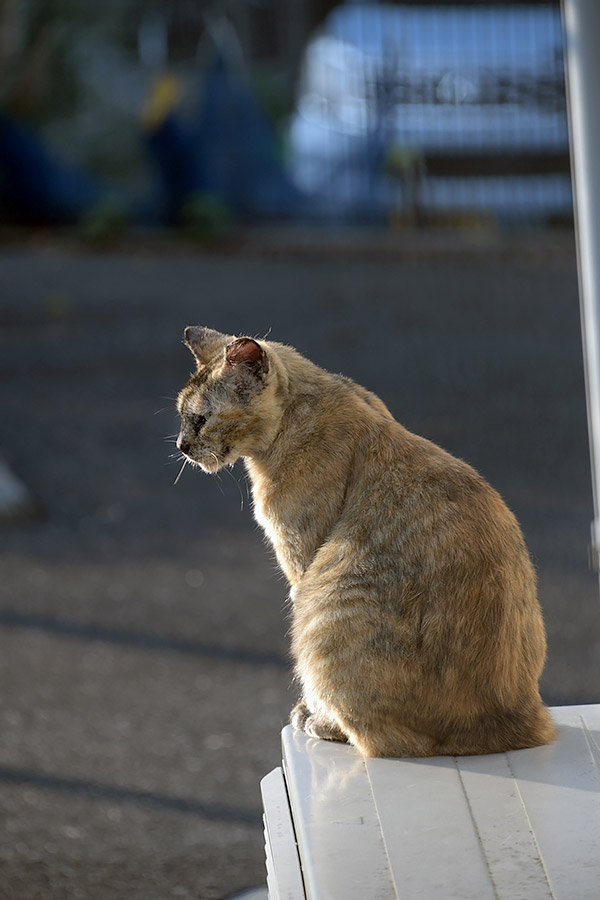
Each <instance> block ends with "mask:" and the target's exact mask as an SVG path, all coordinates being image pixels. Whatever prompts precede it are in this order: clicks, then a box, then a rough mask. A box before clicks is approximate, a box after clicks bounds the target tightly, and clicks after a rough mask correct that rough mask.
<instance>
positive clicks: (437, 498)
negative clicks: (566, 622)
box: [177, 326, 555, 757]
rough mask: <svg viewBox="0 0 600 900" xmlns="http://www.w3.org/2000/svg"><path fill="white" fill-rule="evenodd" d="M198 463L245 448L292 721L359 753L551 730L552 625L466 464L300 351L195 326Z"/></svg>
mask: <svg viewBox="0 0 600 900" xmlns="http://www.w3.org/2000/svg"><path fill="white" fill-rule="evenodd" d="M184 342H185V343H186V344H187V346H188V347H189V349H190V350H191V351H192V353H193V354H194V357H195V360H196V365H197V369H196V372H195V374H194V375H192V376H191V378H190V380H189V382H188V383H187V385H186V386H185V387H184V388H183V390H182V391H181V393H180V394H179V397H178V401H177V406H178V411H179V414H180V416H181V431H180V434H179V438H178V441H177V446H178V448H179V450H180V451H181V452H182V453H183V454H184V456H185V459H186V460H189V461H191V462H192V463H194V464H196V465H198V466H200V467H201V468H202V469H203V470H204V471H205V472H210V473H212V472H217V471H218V470H219V469H220V468H221V467H223V466H227V465H230V464H232V463H234V462H235V461H236V460H237V459H238V458H240V457H243V458H244V460H245V464H246V467H247V470H248V473H249V477H250V481H251V485H252V495H253V504H254V513H255V517H256V519H257V520H258V522H259V523H260V525H261V526H262V527H263V529H264V531H265V532H266V534H267V536H268V538H269V539H270V541H271V542H272V544H273V547H274V549H275V552H276V555H277V560H278V562H279V564H280V566H281V568H282V570H283V572H284V573H285V575H286V577H287V579H288V581H289V583H290V587H291V591H290V597H291V603H292V626H291V634H292V654H293V657H294V661H295V670H296V676H297V678H298V680H299V683H300V685H301V688H302V695H301V700H300V701H299V703H298V704H297V705H296V706H295V707H294V709H293V710H292V713H291V723H292V725H293V726H294V727H295V728H296V729H301V730H302V729H303V730H304V731H305V732H306V733H307V734H309V735H311V736H312V737H317V738H325V739H328V740H336V741H345V742H348V743H350V744H351V745H353V746H354V747H355V748H356V749H357V750H358V751H359V753H361V754H362V755H364V756H392V757H406V756H413V757H414V756H419V757H421V756H437V755H444V754H447V755H465V754H480V753H495V752H500V751H505V750H514V749H518V748H522V747H531V746H535V745H539V744H544V743H547V742H549V741H551V740H552V739H553V738H554V736H555V728H554V724H553V722H552V719H551V716H550V714H549V712H548V710H547V709H546V707H545V706H544V705H543V703H542V700H541V698H540V694H539V691H538V680H539V677H540V675H541V672H542V668H543V665H544V659H545V653H546V638H545V630H544V624H543V620H542V615H541V611H540V606H539V603H538V599H537V591H536V576H535V572H534V569H533V566H532V563H531V561H530V557H529V554H528V551H527V549H526V546H525V543H524V539H523V536H522V533H521V530H520V528H519V525H518V524H517V521H516V519H515V517H514V516H513V514H512V513H511V512H510V511H509V510H508V509H507V507H506V506H505V504H504V502H503V501H502V499H501V498H500V496H499V495H498V494H497V493H496V491H495V490H494V489H493V488H492V487H490V485H489V484H488V483H487V482H486V481H485V480H484V479H483V478H482V477H481V476H480V475H479V474H478V473H477V472H476V471H475V470H474V469H472V468H471V467H470V466H469V465H467V464H466V463H465V462H462V461H461V460H458V459H456V458H454V457H453V456H451V455H450V454H449V453H447V452H445V451H444V450H442V449H441V448H440V447H438V446H436V445H435V444H433V443H431V442H430V441H428V440H426V439H424V438H422V437H418V436H417V435H414V434H412V433H411V432H409V431H408V430H407V429H405V428H404V427H403V426H402V425H401V424H399V423H398V422H397V421H396V420H395V419H394V417H393V416H392V414H391V413H390V411H389V410H388V408H387V407H386V405H385V404H384V403H383V402H382V401H381V400H380V399H379V398H378V397H377V396H375V395H374V394H372V393H370V392H369V391H368V390H366V389H365V388H363V387H360V386H359V385H357V384H355V383H354V382H352V381H351V380H350V379H349V378H346V377H344V376H341V375H333V374H330V373H329V372H326V371H325V370H324V369H322V368H320V367H318V366H317V365H315V364H313V363H312V362H310V361H309V360H307V359H305V358H304V357H303V356H301V355H300V354H299V353H298V352H297V351H295V350H294V349H293V348H292V347H289V346H285V345H283V344H280V343H275V342H273V341H267V340H255V339H253V338H250V337H237V338H236V337H235V336H232V335H224V334H220V333H219V332H217V331H213V330H211V329H209V328H203V327H200V326H189V327H188V328H186V330H185V336H184Z"/></svg>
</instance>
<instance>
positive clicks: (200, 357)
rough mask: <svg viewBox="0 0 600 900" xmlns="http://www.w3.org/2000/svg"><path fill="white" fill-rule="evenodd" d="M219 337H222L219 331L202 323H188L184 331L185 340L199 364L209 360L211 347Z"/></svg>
mask: <svg viewBox="0 0 600 900" xmlns="http://www.w3.org/2000/svg"><path fill="white" fill-rule="evenodd" d="M217 337H221V335H219V333H218V332H217V331H213V330H212V329H211V328H204V327H203V326H202V325H188V326H187V328H186V329H185V331H184V332H183V342H184V344H185V345H186V346H187V347H189V349H190V350H191V351H192V353H193V354H194V356H195V357H196V362H197V363H198V364H199V365H205V364H206V363H207V362H208V355H209V348H210V346H211V344H213V343H214V342H215V338H217Z"/></svg>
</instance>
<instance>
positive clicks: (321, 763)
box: [282, 725, 398, 900]
mask: <svg viewBox="0 0 600 900" xmlns="http://www.w3.org/2000/svg"><path fill="white" fill-rule="evenodd" d="M282 743H283V761H284V772H285V777H286V782H287V787H288V794H289V798H290V804H291V808H292V815H293V818H294V825H295V829H296V838H297V841H298V849H299V852H300V862H301V865H302V874H303V877H304V888H305V891H306V897H307V900H352V898H356V900H358V898H360V900H398V895H397V893H396V890H395V887H394V883H393V879H392V874H391V871H390V866H389V861H388V857H387V853H386V850H385V846H384V842H383V836H382V834H381V827H380V823H379V817H378V815H377V811H376V809H375V803H374V800H373V795H372V793H371V790H370V786H369V782H368V779H367V777H366V770H365V761H364V759H363V758H362V757H360V756H358V755H357V754H356V753H352V751H350V750H349V748H348V747H347V746H345V745H343V744H335V743H331V742H329V741H321V740H316V739H314V738H309V737H308V736H307V735H306V734H304V733H300V732H298V731H294V730H293V729H292V728H291V726H289V725H288V726H287V727H286V728H284V730H283V732H282Z"/></svg>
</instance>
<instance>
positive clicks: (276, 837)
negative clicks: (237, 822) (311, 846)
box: [260, 769, 304, 900]
mask: <svg viewBox="0 0 600 900" xmlns="http://www.w3.org/2000/svg"><path fill="white" fill-rule="evenodd" d="M260 789H261V794H262V799H263V809H264V811H265V813H264V822H265V856H266V862H267V888H268V891H269V900H304V885H303V883H302V873H301V871H300V862H299V859H298V850H297V847H296V836H295V834H294V826H293V824H292V816H291V811H290V807H289V803H288V797H287V791H286V788H285V782H284V780H283V773H282V771H281V769H273V771H272V772H270V773H269V774H268V775H266V776H265V777H264V778H263V780H262V781H261V783H260Z"/></svg>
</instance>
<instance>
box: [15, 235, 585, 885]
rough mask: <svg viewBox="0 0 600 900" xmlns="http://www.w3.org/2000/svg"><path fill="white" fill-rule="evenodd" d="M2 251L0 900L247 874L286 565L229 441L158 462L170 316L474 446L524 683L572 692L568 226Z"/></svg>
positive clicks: (168, 436) (574, 594) (581, 650)
mask: <svg viewBox="0 0 600 900" xmlns="http://www.w3.org/2000/svg"><path fill="white" fill-rule="evenodd" d="M0 272H1V295H0V373H1V378H0V395H1V398H2V405H1V409H2V415H1V416H0V450H1V451H2V453H3V455H4V458H5V459H6V460H7V462H8V464H9V465H10V467H11V469H12V471H13V472H14V473H15V474H16V475H17V476H18V477H19V478H20V479H21V481H22V482H23V483H24V484H25V485H26V487H27V489H28V491H29V494H30V496H32V497H33V498H34V500H35V503H36V505H37V511H38V514H37V516H36V517H34V518H27V519H22V520H20V521H13V522H11V523H8V524H5V525H4V526H3V528H2V531H1V532H0V541H1V561H0V574H1V577H0V685H1V690H0V722H1V723H2V731H1V738H0V810H1V812H0V900H71V898H83V900H121V898H123V900H125V898H127V900H169V898H184V900H185V898H200V900H222V898H225V897H228V896H230V895H231V894H234V893H235V892H236V891H240V890H242V889H244V888H249V887H252V886H256V885H260V884H261V883H264V864H263V846H262V844H263V836H262V823H261V809H260V796H259V781H260V778H261V777H262V776H263V775H264V774H266V773H267V772H268V771H269V770H270V769H271V768H273V767H274V766H275V765H277V764H278V762H279V731H280V729H281V727H282V725H283V724H284V723H285V721H286V718H287V713H288V710H289V708H290V707H291V706H292V704H293V702H294V700H295V690H294V687H293V684H292V680H291V674H290V667H289V660H288V650H287V647H288V641H287V637H286V631H287V627H288V620H287V609H286V586H285V582H284V580H283V578H282V576H281V574H280V573H279V572H278V570H277V568H276V566H275V564H274V561H273V556H272V553H271V551H270V549H269V548H268V547H266V546H265V544H264V541H263V538H262V535H261V534H260V532H259V531H258V530H257V526H256V525H255V523H254V521H253V518H252V510H251V503H250V500H249V497H248V492H247V486H246V482H245V478H244V473H243V468H242V467H240V466H239V465H238V466H236V468H235V469H234V470H233V471H226V472H223V473H222V474H221V475H220V477H214V478H211V477H209V476H203V475H201V474H199V473H198V472H194V471H192V470H191V469H190V468H189V467H188V468H186V469H185V470H184V471H183V472H182V474H181V477H180V478H179V480H178V481H177V484H174V482H175V480H176V476H177V474H178V471H179V465H178V464H177V462H176V460H174V459H171V458H170V454H172V453H173V452H174V450H175V447H174V443H173V439H174V436H175V434H176V432H177V428H178V425H177V417H176V415H175V412H174V398H175V396H176V393H177V391H178V389H179V388H180V387H181V386H182V384H183V383H184V381H185V379H186V377H187V375H188V373H189V372H190V371H191V369H192V359H191V356H189V354H188V351H187V350H186V349H185V347H184V346H183V345H182V343H181V335H182V331H183V328H184V326H185V325H187V324H205V325H209V326H211V327H214V328H217V329H219V330H221V331H226V332H232V333H246V334H251V335H265V334H266V333H267V332H269V333H270V335H271V336H272V337H273V339H276V340H280V341H283V342H287V343H291V344H293V345H294V346H296V347H297V348H298V349H299V350H300V351H301V352H304V353H305V354H306V355H307V356H309V357H310V358H311V359H313V360H314V361H315V362H317V363H319V364H321V365H323V366H325V367H326V368H328V369H330V370H333V371H339V372H343V373H344V374H346V375H349V376H351V377H353V378H355V379H356V380H357V381H359V382H360V383H362V384H364V385H365V386H366V387H368V388H370V389H371V390H374V391H375V392H376V393H378V394H379V395H380V396H381V397H382V398H383V399H384V400H385V402H386V403H387V404H388V406H389V407H390V408H391V410H392V411H393V412H394V414H395V415H396V417H397V418H398V419H399V420H401V421H402V422H403V423H404V424H405V425H406V426H407V427H408V428H410V429H411V430H414V431H416V432H418V433H420V434H423V435H425V436H426V437H429V438H431V439H432V440H434V441H436V442H438V443H440V444H441V445H442V446H444V447H445V448H446V449H448V450H450V451H451V452H453V453H455V454H456V455H458V456H460V457H462V458H464V459H466V460H468V461H469V462H470V463H471V464H473V465H474V466H475V467H476V468H478V469H479V470H480V471H481V472H482V473H483V474H484V475H485V476H486V477H487V478H488V480H489V481H491V483H492V484H493V485H494V486H495V487H496V488H497V489H498V490H499V491H500V492H501V493H502V494H503V496H504V497H505V499H506V501H507V502H508V504H509V506H510V507H511V508H512V509H513V511H514V512H515V513H516V514H517V516H518V517H519V519H520V521H521V523H522V526H523V529H524V532H525V536H526V539H527V541H528V544H529V547H530V549H531V552H532V555H533V558H534V561H535V564H536V566H537V569H538V574H539V583H540V597H541V601H542V604H543V608H544V613H545V618H546V624H547V630H548V638H549V657H548V664H547V667H546V671H545V673H544V678H543V693H544V696H545V698H546V699H547V700H548V702H550V703H553V704H563V703H582V702H583V703H585V702H594V701H598V700H599V699H600V684H599V678H598V659H599V650H600V601H599V599H598V583H597V578H596V576H595V575H593V574H592V573H591V572H590V571H589V569H588V565H587V545H588V536H589V522H590V520H591V517H592V508H591V489H590V472H589V463H588V446H587V431H586V419H585V398H584V382H583V371H582V359H581V340H580V333H579V310H578V299H577V279H576V266H575V256H574V249H573V243H572V239H571V237H570V235H568V234H567V235H559V236H557V235H535V236H526V237H524V238H521V237H513V238H511V239H510V240H508V239H502V238H495V239H493V240H490V241H489V242H488V243H486V244H485V245H481V244H480V243H478V242H477V241H471V240H462V241H461V240H458V241H457V240H454V239H453V240H450V241H448V240H443V239H440V238H439V236H437V237H435V236H434V237H431V238H430V239H429V238H428V237H427V236H421V237H420V238H419V239H418V240H417V241H415V240H414V239H407V240H406V241H404V240H403V239H402V237H401V236H394V238H393V239H389V238H387V239H386V241H379V240H378V239H377V238H376V237H375V238H370V239H369V240H366V241H363V242H361V241H359V240H357V239H353V240H352V241H350V242H349V241H345V240H344V238H343V237H342V238H338V239H336V240H335V241H333V240H328V239H327V236H326V235H317V236H311V237H309V238H305V239H302V240H301V239H300V238H298V239H295V238H294V237H293V236H291V237H289V238H288V239H286V240H279V241H277V240H271V241H270V240H267V239H261V240H257V241H254V242H253V241H249V242H247V243H241V244H240V245H238V246H237V248H236V249H235V250H234V249H233V248H225V249H222V250H221V251H220V252H212V253H210V252H201V251H200V250H199V249H197V248H194V247H192V246H191V245H188V246H180V245H174V246H169V245H167V246H165V245H158V246H157V245H154V244H152V243H148V242H145V241H138V242H134V243H132V244H129V245H127V246H126V247H123V248H120V249H118V250H115V251H112V252H89V251H86V250H84V249H82V248H81V247H78V246H75V245H66V244H65V243H64V242H54V241H47V242H39V243H35V244H31V243H29V244H27V245H17V244H12V245H5V246H4V247H2V248H0Z"/></svg>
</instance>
